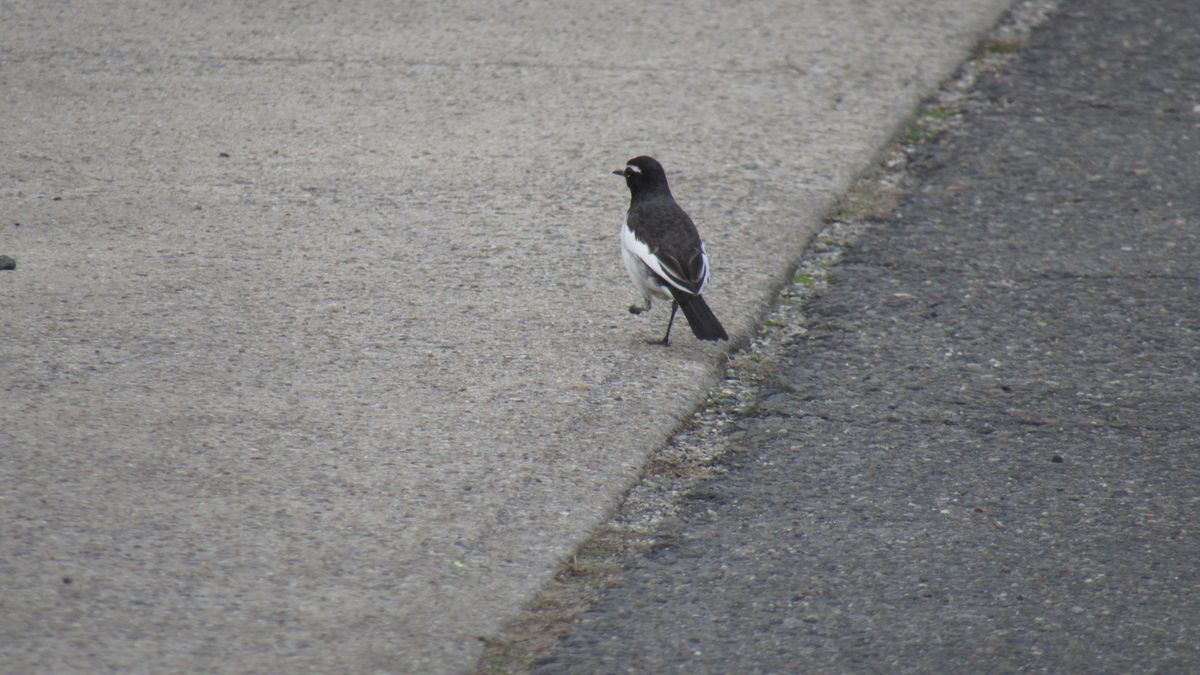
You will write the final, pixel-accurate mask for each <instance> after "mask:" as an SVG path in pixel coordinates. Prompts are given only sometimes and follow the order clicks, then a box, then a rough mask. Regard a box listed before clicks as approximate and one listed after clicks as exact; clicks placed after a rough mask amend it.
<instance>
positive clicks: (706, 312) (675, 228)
mask: <svg viewBox="0 0 1200 675" xmlns="http://www.w3.org/2000/svg"><path fill="white" fill-rule="evenodd" d="M613 173H614V174H616V175H618V176H624V177H625V184H626V185H627V186H628V187H629V194H630V200H629V211H628V212H627V213H626V214H625V223H624V224H623V225H622V226H621V260H622V262H624V263H625V269H626V271H628V272H629V278H630V279H631V280H632V281H633V285H634V287H635V288H637V290H638V291H639V292H640V293H641V295H642V301H643V304H641V305H630V307H629V312H630V313H631V314H641V313H642V312H645V311H647V310H649V309H650V302H651V300H652V299H653V298H656V297H657V298H660V299H662V300H670V301H671V318H670V319H669V320H668V321H667V333H666V335H663V338H662V340H656V342H657V343H659V344H662V345H664V346H665V345H669V344H671V342H670V340H671V326H672V324H674V323H675V312H676V310H678V309H682V310H683V315H684V317H686V318H687V322H688V325H689V326H691V328H692V333H694V334H695V335H696V337H697V338H698V339H700V340H709V341H712V342H716V341H718V340H728V339H729V335H728V334H727V333H726V332H725V328H723V327H722V326H721V322H720V321H718V320H717V317H716V315H714V314H713V312H712V309H710V308H709V306H708V303H706V302H705V301H704V298H703V297H702V296H701V295H700V292H701V291H703V290H704V284H705V282H707V281H708V253H707V252H706V251H705V250H704V241H703V240H701V239H700V233H699V232H698V231H697V230H696V224H695V223H693V222H692V219H691V217H690V216H688V214H687V213H686V212H685V211H684V210H683V209H682V208H681V207H680V206H679V204H678V203H676V202H675V197H673V196H672V195H671V188H670V186H669V185H668V184H667V173H666V171H664V170H663V167H662V164H659V162H658V160H656V159H654V158H653V157H648V156H646V155H642V156H640V157H634V158H633V159H631V160H629V161H628V162H626V163H625V168H624V169H617V170H616V171H613Z"/></svg>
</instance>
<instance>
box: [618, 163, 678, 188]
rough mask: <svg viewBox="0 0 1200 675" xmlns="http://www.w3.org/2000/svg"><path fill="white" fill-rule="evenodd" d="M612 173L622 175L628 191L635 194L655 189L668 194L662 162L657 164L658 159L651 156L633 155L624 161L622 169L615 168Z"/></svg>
mask: <svg viewBox="0 0 1200 675" xmlns="http://www.w3.org/2000/svg"><path fill="white" fill-rule="evenodd" d="M613 173H614V174H616V175H618V176H624V177H625V184H626V185H628V186H629V191H630V192H632V193H633V194H635V195H637V194H639V193H643V192H653V191H657V190H663V191H665V192H667V193H668V194H670V192H671V189H670V188H669V187H668V186H667V172H666V171H663V168H662V164H659V163H658V160H657V159H654V158H653V157H648V156H646V155H642V156H641V157H634V158H633V159H631V160H629V161H628V162H626V163H625V168H624V169H617V170H616V171H614V172H613Z"/></svg>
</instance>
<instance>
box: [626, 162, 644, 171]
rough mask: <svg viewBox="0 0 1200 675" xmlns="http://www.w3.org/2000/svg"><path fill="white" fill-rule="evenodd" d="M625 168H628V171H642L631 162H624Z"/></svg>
mask: <svg viewBox="0 0 1200 675" xmlns="http://www.w3.org/2000/svg"><path fill="white" fill-rule="evenodd" d="M625 168H626V169H629V170H630V171H632V172H634V173H641V172H642V170H641V169H639V168H638V167H636V166H634V165H632V164H626V165H625Z"/></svg>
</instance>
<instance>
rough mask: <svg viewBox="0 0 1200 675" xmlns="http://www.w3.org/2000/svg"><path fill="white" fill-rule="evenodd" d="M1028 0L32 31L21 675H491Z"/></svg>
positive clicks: (578, 5) (371, 13)
mask: <svg viewBox="0 0 1200 675" xmlns="http://www.w3.org/2000/svg"><path fill="white" fill-rule="evenodd" d="M1007 4H1008V2H1007V1H1006V0H970V1H963V0H954V1H951V0H938V1H936V2H925V3H920V6H919V7H917V6H914V5H913V3H907V2H898V1H896V0H871V1H868V2H860V3H841V4H837V3H786V2H771V3H756V4H753V5H739V6H712V5H709V4H706V3H699V2H687V3H677V4H663V5H662V6H660V7H657V8H654V9H653V10H651V9H650V8H647V7H646V6H645V5H643V4H641V3H611V4H610V3H599V4H598V3H588V2H569V3H485V2H461V3H450V4H446V3H403V4H402V5H399V6H396V5H393V3H384V2H365V1H364V2H356V3H332V2H314V3H309V4H304V5H288V6H277V7H276V6H271V7H262V6H259V5H257V4H253V3H246V4H243V3H236V2H218V3H210V4H204V5H202V6H196V5H193V4H189V3H160V2H121V3H113V4H111V5H97V4H83V3H53V4H51V3H5V4H3V5H0V90H2V91H3V92H4V95H3V96H2V97H0V157H2V158H3V162H2V168H0V254H6V255H10V256H12V257H14V258H15V259H16V260H17V269H16V270H15V271H5V272H0V310H2V311H3V320H2V321H0V387H2V388H0V420H2V424H0V446H2V451H0V552H2V555H0V583H2V586H0V606H2V608H3V610H2V611H0V663H2V664H4V666H3V668H4V669H5V670H6V671H8V672H96V671H103V670H119V671H143V672H164V671H196V670H205V671H225V672H233V671H239V672H254V671H257V672H282V671H287V672H302V671H314V672H315V671H322V672H330V671H339V670H340V671H351V672H367V671H380V672H417V671H420V672H454V671H460V670H462V669H464V668H467V667H469V666H470V664H471V663H472V661H473V660H474V658H475V657H476V655H477V653H478V650H479V642H478V640H477V637H478V636H482V635H487V634H489V633H490V632H492V631H494V630H495V628H496V627H497V625H498V624H499V622H500V620H501V619H502V618H503V617H505V616H508V615H510V614H511V613H513V612H514V611H515V610H516V609H517V608H518V606H519V605H520V603H521V602H522V601H523V600H524V599H526V598H527V597H529V595H530V594H531V593H532V592H533V591H534V590H535V589H536V588H537V587H538V586H539V584H540V583H541V582H542V581H543V580H544V579H545V578H546V577H547V575H548V574H549V572H550V571H551V569H552V568H553V566H554V564H555V563H556V562H557V560H558V559H559V558H560V557H561V556H562V555H564V554H565V553H567V552H569V551H570V550H571V549H572V547H573V545H574V544H575V543H576V542H577V541H578V540H579V539H580V538H581V537H582V536H584V535H585V534H586V533H587V532H588V531H589V529H590V528H592V527H593V526H594V525H595V524H596V523H597V522H598V521H599V519H600V518H601V517H602V516H603V515H604V514H605V513H606V511H607V510H608V509H609V508H610V507H611V505H612V503H613V500H614V496H615V495H616V494H618V493H619V492H620V491H621V490H622V489H623V488H624V487H625V486H626V485H627V484H628V483H629V481H630V480H631V479H632V478H633V476H634V475H635V474H636V471H637V469H638V467H639V465H640V463H641V461H642V459H643V458H644V457H645V456H646V454H647V453H648V452H649V451H650V450H652V449H653V448H655V447H656V446H658V445H659V444H661V443H662V442H663V441H664V439H666V438H667V436H668V434H669V433H670V431H671V430H672V429H673V428H674V427H675V425H676V424H678V422H679V420H680V419H682V418H683V417H684V416H685V415H686V414H687V413H688V412H689V410H691V408H692V407H693V406H694V405H695V403H696V402H697V401H698V400H700V398H701V397H702V396H703V393H704V391H705V388H706V387H707V386H708V385H709V384H711V383H712V382H714V381H715V379H714V378H715V377H716V373H717V372H718V370H719V367H720V364H721V361H722V359H723V356H722V353H721V352H720V351H719V350H715V349H712V348H708V347H703V346H700V345H698V344H696V343H695V342H694V341H692V340H690V338H685V337H683V336H681V337H680V339H679V340H678V341H677V343H676V344H675V345H673V346H672V348H671V349H668V350H663V349H658V348H654V347H651V346H649V345H647V344H645V341H646V340H647V339H649V338H651V337H653V336H654V335H656V334H658V332H659V331H660V330H661V324H660V320H665V314H664V313H662V312H658V313H655V314H653V315H652V316H651V317H650V319H649V320H647V319H645V318H641V319H638V318H634V317H630V316H629V315H628V314H627V313H626V312H625V307H626V306H627V305H628V304H629V301H630V298H631V297H632V294H631V290H630V289H628V288H626V284H627V281H626V279H625V277H624V273H623V272H622V271H621V269H620V263H619V262H618V260H617V243H616V228H617V224H618V223H619V222H620V217H621V214H622V212H623V210H624V208H625V204H626V200H627V195H626V194H625V189H624V186H623V185H622V184H621V182H620V181H619V180H617V179H616V178H615V177H613V176H611V175H610V174H609V173H608V172H609V171H610V170H611V169H614V168H617V167H619V166H620V165H621V163H622V162H623V161H624V160H625V159H627V158H628V157H631V156H633V155H636V154H641V153H649V154H654V155H656V156H658V157H659V159H661V160H662V161H663V162H664V164H665V165H666V167H667V170H668V172H669V175H670V176H671V179H672V185H673V187H674V189H675V191H676V196H677V197H678V198H679V200H680V202H681V203H682V204H683V205H684V206H685V208H687V209H688V210H689V211H690V212H691V213H692V215H693V216H694V217H695V218H696V220H697V222H698V224H699V226H700V228H701V231H702V232H703V233H704V235H705V238H706V240H707V242H708V247H709V251H710V253H711V255H712V264H713V280H712V282H711V285H710V291H709V292H708V293H706V296H707V297H708V298H709V301H710V303H711V304H712V305H713V307H714V309H715V311H716V312H717V314H718V315H719V316H720V317H721V318H722V320H723V321H724V323H725V324H726V326H727V327H728V328H729V329H730V330H731V332H732V333H734V334H735V335H736V336H741V337H744V336H746V335H747V333H748V331H749V330H750V329H751V328H752V327H753V326H754V324H755V322H756V321H757V319H758V317H759V315H760V313H761V311H762V309H763V308H764V307H765V306H766V305H767V303H768V302H769V300H770V298H771V292H772V290H773V289H774V288H776V287H777V286H778V285H779V284H780V283H782V281H783V279H784V275H785V274H786V273H787V272H788V271H789V270H790V266H791V264H792V263H793V262H794V261H795V260H796V258H797V257H798V255H799V253H800V251H801V248H802V246H803V244H804V242H805V241H806V240H807V238H808V236H809V235H810V233H811V232H812V231H813V229H814V227H815V225H816V224H817V222H818V218H819V215H820V214H821V213H823V212H824V211H825V210H826V208H827V207H828V206H829V204H830V203H831V200H832V199H833V197H834V196H835V195H836V194H837V193H838V192H839V191H840V190H842V189H844V188H845V186H846V185H847V184H848V182H849V180H850V178H851V177H852V176H853V175H855V174H856V173H857V172H858V171H859V170H861V169H862V168H863V167H864V166H866V165H867V164H868V162H869V161H870V159H871V158H872V157H873V156H874V155H875V154H876V153H877V151H878V150H879V148H880V147H881V145H882V143H883V142H884V141H885V140H886V139H887V138H889V137H890V136H891V134H892V133H893V131H894V130H895V129H896V128H897V125H899V124H900V123H902V122H903V121H904V119H905V118H906V117H907V116H908V115H909V114H910V113H911V110H912V109H913V107H914V106H915V103H916V101H917V100H918V99H919V98H920V97H921V96H922V95H923V94H924V93H926V92H928V91H929V90H930V89H931V88H932V87H933V85H935V84H936V83H937V82H938V81H939V80H940V79H941V78H943V77H945V76H946V75H948V74H949V73H950V72H951V71H952V70H953V68H954V66H955V65H956V64H957V63H958V62H959V61H960V60H961V59H962V58H963V56H964V55H965V54H966V51H967V49H968V48H969V47H970V46H971V44H972V43H973V42H974V39H975V37H976V35H977V34H978V33H979V32H980V31H981V30H983V29H986V28H987V27H989V26H990V25H991V24H992V23H993V22H994V21H995V19H996V18H997V17H998V16H999V14H1000V13H1001V12H1002V11H1003V9H1004V8H1005V7H1006V6H1007Z"/></svg>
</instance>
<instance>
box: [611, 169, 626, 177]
mask: <svg viewBox="0 0 1200 675" xmlns="http://www.w3.org/2000/svg"><path fill="white" fill-rule="evenodd" d="M613 173H615V174H616V175H618V176H624V175H625V169H617V170H616V171H614V172H613Z"/></svg>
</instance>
